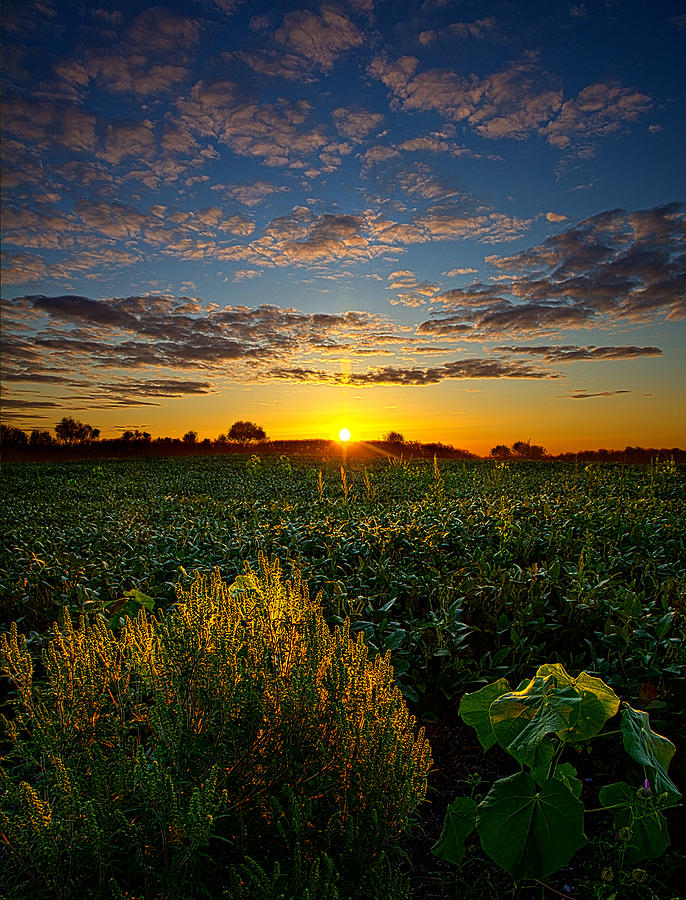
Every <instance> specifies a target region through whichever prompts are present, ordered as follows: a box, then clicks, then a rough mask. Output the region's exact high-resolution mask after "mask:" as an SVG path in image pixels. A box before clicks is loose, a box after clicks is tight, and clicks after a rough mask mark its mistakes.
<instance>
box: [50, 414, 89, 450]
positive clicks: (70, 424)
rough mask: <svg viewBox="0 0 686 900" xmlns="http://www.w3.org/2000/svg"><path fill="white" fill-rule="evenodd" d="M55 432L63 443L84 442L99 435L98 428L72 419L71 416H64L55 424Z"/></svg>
mask: <svg viewBox="0 0 686 900" xmlns="http://www.w3.org/2000/svg"><path fill="white" fill-rule="evenodd" d="M55 434H56V435H57V437H58V439H59V440H60V441H62V443H64V444H86V443H88V442H89V441H95V440H97V439H98V438H99V437H100V429H99V428H93V426H92V425H87V424H86V423H85V422H79V421H77V420H76V419H72V417H71V416H64V418H63V419H62V420H61V421H60V422H58V423H57V425H55Z"/></svg>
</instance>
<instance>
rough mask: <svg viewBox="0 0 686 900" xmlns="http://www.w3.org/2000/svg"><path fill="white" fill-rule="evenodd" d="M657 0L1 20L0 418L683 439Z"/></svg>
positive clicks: (685, 19) (51, 11) (666, 14)
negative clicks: (0, 392) (243, 420)
mask: <svg viewBox="0 0 686 900" xmlns="http://www.w3.org/2000/svg"><path fill="white" fill-rule="evenodd" d="M685 51H686V13H684V12H683V6H682V5H681V4H678V3H670V2H657V3H651V4H645V3H618V2H587V3H562V2H560V3H540V4H539V3H500V4H499V3H494V4H488V5H487V4H484V3H471V2H456V3H452V2H448V0H426V2H424V3H422V4H419V3H417V4H406V3H393V2H384V3H380V2H374V0H359V2H347V3H340V4H335V3H311V4H306V3H290V4H284V3H282V4H278V5H276V4H259V3H241V2H234V0H198V2H188V0H187V2H184V3H175V4H171V5H159V6H153V5H150V4H142V3H141V4H136V3H126V4H102V5H99V4H97V3H96V4H92V5H89V6H85V5H83V4H77V3H70V2H56V0H55V2H53V0H29V2H7V3H5V4H4V5H3V122H2V125H3V267H4V273H3V343H4V347H3V360H2V363H3V372H2V376H3V396H2V399H3V412H2V415H3V421H7V422H11V423H13V424H17V425H20V426H21V427H24V428H35V427H38V428H49V427H52V426H53V425H54V423H55V422H56V421H57V420H59V418H61V417H62V415H75V416H76V417H77V418H80V419H82V420H84V421H88V422H90V423H91V424H93V425H96V426H100V427H101V430H102V432H103V434H107V435H114V434H117V433H118V431H119V429H124V428H129V427H140V428H144V429H147V430H150V431H152V432H153V433H159V434H164V433H166V434H176V433H181V432H182V431H183V430H185V428H186V427H189V426H194V427H195V428H196V430H198V431H199V432H200V434H201V436H209V437H214V436H216V434H218V433H219V432H220V431H225V430H226V429H227V428H228V425H230V423H231V422H232V421H233V420H234V419H237V418H253V419H254V420H256V421H259V422H260V423H261V424H262V425H264V427H265V428H266V430H267V431H268V433H269V434H270V435H272V436H274V437H309V436H312V437H318V436H329V435H330V434H331V433H332V432H333V433H335V432H337V430H338V427H340V425H342V424H345V422H343V421H342V419H343V418H345V419H346V421H349V422H350V423H351V428H352V431H353V437H356V436H357V437H361V438H365V439H368V438H373V437H378V436H380V435H381V433H382V431H383V430H388V429H390V428H393V429H396V430H401V431H403V433H405V434H406V436H408V437H412V438H416V439H423V440H432V439H440V440H447V441H450V442H451V443H455V444H457V445H459V446H466V447H468V448H469V449H475V450H477V451H482V452H484V451H485V452H487V449H488V445H489V444H492V443H498V442H506V443H507V442H511V441H514V440H517V439H520V438H526V437H532V438H534V439H535V440H537V441H538V442H541V443H544V444H546V445H547V446H549V447H550V448H551V449H562V448H570V449H572V448H574V447H575V446H601V445H602V446H624V445H626V444H643V445H647V444H651V445H659V446H675V445H677V444H679V443H681V444H682V445H683V444H684V443H686V435H685V434H684V431H685V428H684V421H685V420H686V408H685V405H684V394H683V388H682V384H683V378H684V374H686V373H685V372H684V363H683V351H682V348H683V344H684V326H683V323H684V314H685V310H686V303H685V296H686V290H685V286H684V285H685V280H686V278H685V274H684V273H685V268H686V266H685V263H684V257H685V251H684V246H685V241H684V234H685V224H684V223H685V218H686V217H685V213H686V207H685V206H684V203H683V201H684V198H685V196H686V191H685V190H684V158H683V156H684V152H683V148H684V146H686V140H685V138H686V134H685V132H686V115H685V113H686V98H685V96H684V94H685V90H684V86H685V85H686V78H685V77H684V76H685V75H686V71H685V68H686V67H685V65H684V58H686V52H685Z"/></svg>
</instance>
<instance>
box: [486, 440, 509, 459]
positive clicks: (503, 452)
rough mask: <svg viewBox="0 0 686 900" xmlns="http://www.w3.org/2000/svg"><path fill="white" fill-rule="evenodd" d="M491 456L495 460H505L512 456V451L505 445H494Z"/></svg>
mask: <svg viewBox="0 0 686 900" xmlns="http://www.w3.org/2000/svg"><path fill="white" fill-rule="evenodd" d="M491 456H494V457H495V458H496V459H507V458H508V457H509V456H512V451H511V450H510V448H509V447H508V446H507V444H496V445H495V447H494V448H493V449H492V450H491Z"/></svg>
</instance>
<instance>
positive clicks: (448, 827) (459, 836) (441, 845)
mask: <svg viewBox="0 0 686 900" xmlns="http://www.w3.org/2000/svg"><path fill="white" fill-rule="evenodd" d="M475 827H476V800H472V798H471V797H457V798H456V799H455V800H453V802H452V803H451V804H450V806H449V807H448V809H447V810H446V814H445V819H444V820H443V829H442V831H441V836H440V837H439V839H438V840H437V841H436V843H435V844H434V845H433V847H432V848H431V852H432V853H433V855H434V856H437V857H438V858H439V859H444V860H446V861H447V862H450V863H453V864H454V865H456V866H459V865H461V864H462V858H463V857H464V842H465V840H466V839H467V838H468V837H469V835H470V834H471V833H472V832H473V831H474V828H475Z"/></svg>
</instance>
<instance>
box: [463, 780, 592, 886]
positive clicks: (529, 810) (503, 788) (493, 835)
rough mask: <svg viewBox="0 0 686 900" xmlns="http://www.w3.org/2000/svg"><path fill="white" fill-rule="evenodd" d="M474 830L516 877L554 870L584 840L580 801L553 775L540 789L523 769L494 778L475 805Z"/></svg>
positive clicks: (490, 852)
mask: <svg viewBox="0 0 686 900" xmlns="http://www.w3.org/2000/svg"><path fill="white" fill-rule="evenodd" d="M476 830H477V831H478V833H479V837H480V838H481V844H482V846H483V848H484V850H485V851H486V853H488V855H489V856H490V857H491V859H493V860H495V862H496V863H498V865H499V866H502V868H503V869H505V870H506V871H507V872H509V874H510V875H511V876H512V877H513V878H514V879H515V881H521V880H522V879H523V878H544V877H545V876H546V875H550V874H551V873H552V872H556V871H557V870H558V869H559V868H560V867H561V866H564V865H566V863H568V862H569V860H570V859H571V858H572V856H574V854H575V853H576V851H577V850H579V849H580V848H581V847H583V845H584V844H585V843H586V835H585V834H584V807H583V804H582V803H581V801H579V800H577V799H576V797H574V796H573V795H572V793H571V792H570V791H569V790H568V789H567V788H566V787H565V786H564V784H562V782H561V781H558V780H557V779H556V778H549V779H548V780H547V781H545V782H544V783H543V785H542V786H541V787H540V788H539V787H538V786H537V784H536V782H535V781H534V779H533V778H532V777H531V775H529V774H528V773H526V772H517V773H516V774H515V775H510V776H509V777H508V778H501V779H500V780H499V781H496V783H495V784H494V785H493V787H492V788H491V790H490V791H489V792H488V794H486V796H485V797H484V799H483V801H482V802H481V803H480V804H479V806H478V807H477V810H476Z"/></svg>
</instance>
